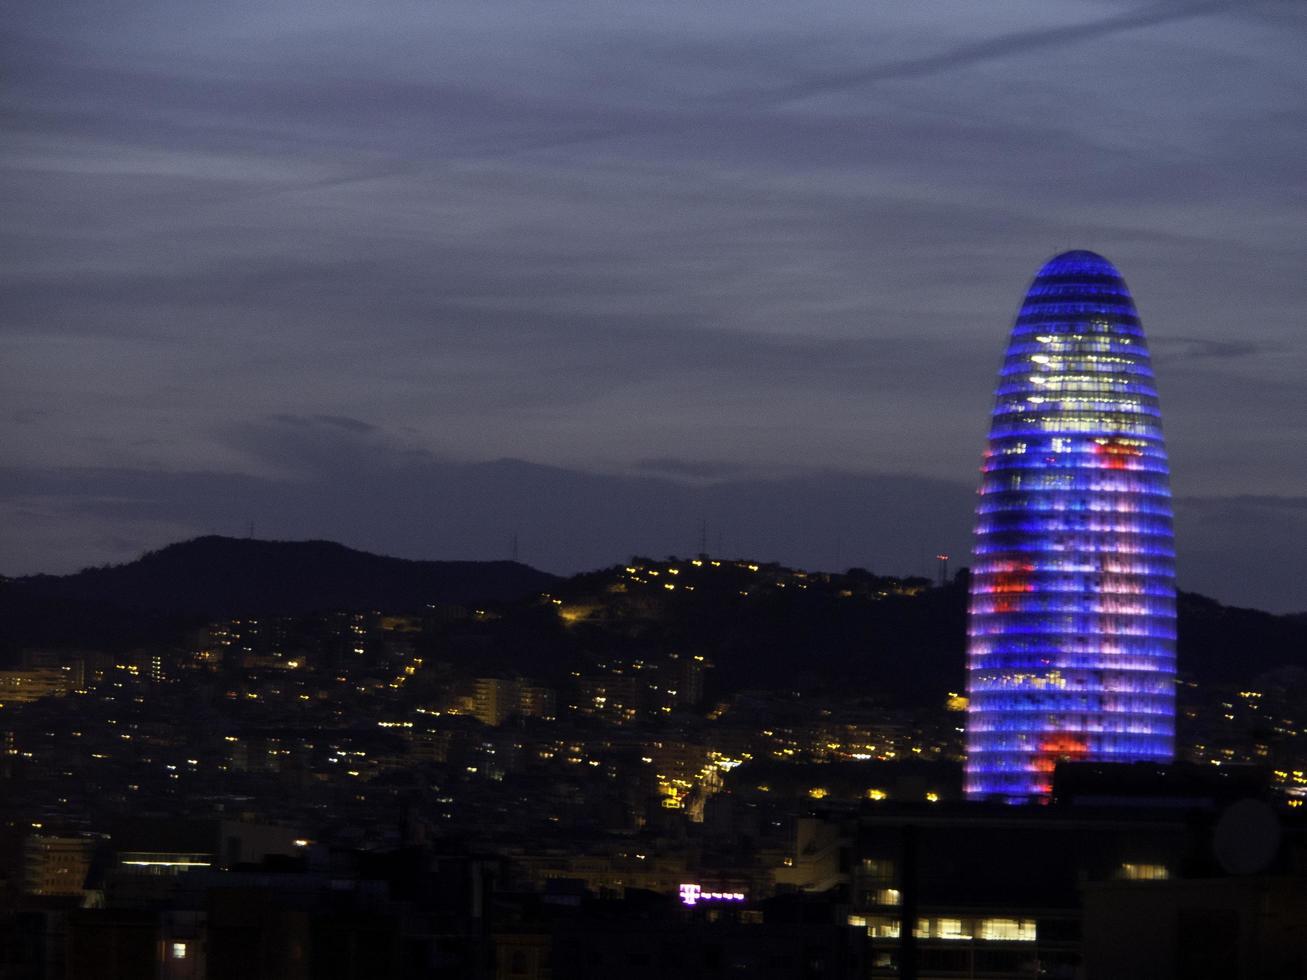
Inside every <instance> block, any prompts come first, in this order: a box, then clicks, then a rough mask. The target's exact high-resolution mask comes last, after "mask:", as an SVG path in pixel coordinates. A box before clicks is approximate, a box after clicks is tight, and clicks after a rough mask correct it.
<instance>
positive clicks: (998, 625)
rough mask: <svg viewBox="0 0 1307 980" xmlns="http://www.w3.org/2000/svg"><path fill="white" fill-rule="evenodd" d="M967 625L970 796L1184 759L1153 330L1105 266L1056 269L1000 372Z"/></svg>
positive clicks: (1037, 293) (1079, 257)
mask: <svg viewBox="0 0 1307 980" xmlns="http://www.w3.org/2000/svg"><path fill="white" fill-rule="evenodd" d="M981 469H982V473H983V477H982V479H981V485H980V492H979V498H978V503H977V507H976V532H975V540H974V545H973V548H972V565H971V597H970V608H969V614H968V621H967V632H968V645H967V668H968V670H967V686H968V695H969V703H968V708H967V712H968V713H967V764H966V791H967V795H968V796H970V797H972V798H973V799H976V798H994V799H1001V800H1006V801H1008V802H1013V803H1019V802H1038V801H1041V800H1046V799H1047V798H1048V794H1049V792H1050V790H1051V788H1052V775H1053V768H1054V766H1055V765H1056V764H1057V763H1058V762H1059V761H1061V760H1094V761H1103V762H1132V761H1142V760H1146V761H1156V762H1166V761H1170V759H1171V757H1172V753H1173V743H1174V731H1175V549H1174V543H1173V537H1172V530H1171V493H1170V485H1169V484H1170V481H1169V476H1168V467H1167V461H1166V449H1165V447H1164V445H1163V442H1162V426H1161V416H1160V413H1159V411H1158V401H1157V391H1156V388H1155V386H1154V383H1153V369H1152V365H1151V362H1150V359H1149V356H1148V347H1147V344H1146V343H1145V340H1144V332H1143V328H1142V327H1141V325H1140V322H1139V315H1138V314H1137V313H1136V312H1135V306H1134V301H1133V300H1132V299H1131V297H1130V293H1129V290H1128V289H1127V288H1126V284H1125V281H1124V280H1123V279H1122V278H1121V274H1120V273H1119V272H1117V270H1116V268H1115V267H1114V266H1113V265H1112V264H1111V263H1110V262H1108V261H1107V260H1106V259H1104V258H1103V257H1102V256H1101V255H1096V254H1094V253H1093V252H1084V251H1075V252H1065V253H1063V254H1061V255H1058V256H1056V257H1055V258H1053V259H1050V260H1049V261H1048V262H1047V263H1046V264H1045V265H1044V267H1043V268H1041V269H1040V270H1039V273H1038V274H1037V275H1036V276H1035V281H1034V282H1033V283H1032V284H1031V286H1030V289H1029V291H1028V292H1027V293H1026V298H1025V302H1024V303H1023V304H1022V306H1021V310H1020V312H1019V313H1018V314H1017V319H1016V323H1015V325H1014V326H1013V328H1012V337H1011V340H1010V341H1009V343H1008V348H1007V357H1006V359H1005V360H1004V362H1003V367H1002V370H1001V371H1000V372H999V378H998V390H997V392H996V399H995V405H994V415H993V420H992V422H991V426H990V432H989V443H988V445H987V447H986V450H985V459H984V465H983V466H982V468H981Z"/></svg>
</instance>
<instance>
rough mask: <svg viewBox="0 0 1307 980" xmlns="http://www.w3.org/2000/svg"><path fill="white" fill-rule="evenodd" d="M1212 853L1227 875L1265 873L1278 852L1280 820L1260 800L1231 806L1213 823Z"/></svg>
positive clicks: (1241, 801)
mask: <svg viewBox="0 0 1307 980" xmlns="http://www.w3.org/2000/svg"><path fill="white" fill-rule="evenodd" d="M1212 850H1214V851H1215V852H1216V860H1217V861H1218V862H1219V863H1220V865H1221V867H1222V868H1223V869H1225V871H1226V872H1227V873H1228V874H1232V875H1253V874H1257V873H1258V872H1261V871H1265V870H1266V869H1267V868H1268V867H1270V864H1271V861H1273V860H1274V859H1275V855H1276V854H1277V853H1278V852H1279V850H1280V818H1279V817H1277V816H1276V815H1275V811H1274V810H1273V809H1271V807H1270V806H1268V805H1267V804H1265V803H1263V802H1261V801H1260V800H1240V801H1239V802H1238V803H1234V804H1231V805H1230V806H1228V807H1226V809H1225V812H1224V813H1222V814H1221V819H1220V820H1218V821H1217V822H1216V832H1215V833H1214V834H1213V835H1212Z"/></svg>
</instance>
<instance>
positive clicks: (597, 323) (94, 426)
mask: <svg viewBox="0 0 1307 980" xmlns="http://www.w3.org/2000/svg"><path fill="white" fill-rule="evenodd" d="M2 29H3V30H4V32H5V34H4V39H3V50H2V52H0V56H2V57H3V64H4V65H5V66H6V71H5V74H6V76H7V77H6V78H5V81H4V83H3V87H2V88H0V102H2V103H3V107H4V118H5V123H4V132H5V137H4V139H3V140H2V141H0V174H2V176H0V193H3V213H4V220H3V223H2V224H0V236H2V240H3V246H2V248H3V263H0V269H2V271H0V286H2V288H3V313H4V317H3V321H0V322H3V331H2V332H0V345H2V346H0V419H3V430H2V431H3V433H4V442H3V446H4V452H3V455H2V456H0V508H2V509H3V511H2V513H0V572H3V573H5V574H9V575H17V574H27V573H32V572H38V571H46V572H67V571H71V570H74V569H76V568H79V567H82V566H84V565H88V564H98V563H102V562H108V561H125V560H130V559H131V558H133V557H135V556H136V555H138V554H139V553H140V552H141V551H143V550H145V549H147V548H154V547H158V546H161V545H163V544H166V543H168V542H170V541H174V540H178V539H181V538H185V537H190V536H193V535H195V534H202V533H207V532H217V533H223V534H232V535H244V534H247V533H249V530H250V527H251V525H252V526H253V530H254V534H255V535H256V536H258V537H264V538H305V537H318V538H331V539H335V540H339V541H342V542H344V543H346V544H349V545H351V546H355V547H361V548H365V549H368V550H372V551H379V552H384V553H389V554H396V555H402V556H405V557H414V558H419V557H420V558H455V557H457V558H504V557H508V555H509V553H510V547H511V545H510V542H511V541H512V539H513V537H514V535H516V536H517V540H518V543H519V554H520V557H521V559H522V560H523V561H527V562H529V563H531V564H534V565H536V566H538V567H541V568H545V569H548V570H551V571H559V572H567V571H574V570H579V569H582V568H587V567H594V566H599V565H607V564H612V563H614V562H618V561H621V560H624V559H625V558H626V557H627V556H628V555H631V554H633V553H639V554H648V555H653V556H659V557H660V556H663V555H666V554H672V553H675V554H686V553H690V552H693V551H698V550H699V547H700V540H701V535H702V536H704V537H706V539H707V544H708V549H709V550H710V551H713V552H720V553H727V554H731V555H747V556H749V557H753V558H758V559H763V560H779V561H782V562H786V563H789V564H796V565H800V566H805V567H811V568H844V567H848V566H850V565H862V566H866V567H869V568H871V569H873V570H874V571H878V572H885V573H929V572H930V571H931V570H932V569H933V564H934V563H933V555H934V554H935V552H937V551H939V550H941V549H943V550H948V551H951V552H952V553H953V554H954V556H955V558H954V564H955V566H956V565H959V564H964V563H965V560H966V559H965V557H964V556H965V553H966V551H967V549H968V536H969V530H970V526H971V508H972V506H973V502H974V491H975V484H976V480H977V469H978V466H979V462H980V455H981V451H982V448H983V445H984V439H985V434H986V431H987V426H988V414H989V410H990V408H991V405H992V394H991V393H992V388H993V383H994V380H995V375H996V372H997V370H998V367H999V363H1000V361H1001V358H1002V354H1003V348H1004V345H1005V344H1006V340H1007V332H1008V331H1009V329H1010V327H1011V321H1012V317H1013V316H1014V314H1015V312H1016V309H1017V306H1018V305H1019V303H1020V300H1021V297H1022V295H1023V293H1024V291H1025V288H1026V286H1027V284H1028V283H1029V280H1030V278H1031V277H1032V276H1033V275H1034V272H1035V270H1036V269H1037V268H1038V266H1039V265H1040V264H1041V263H1042V262H1043V261H1044V260H1045V259H1046V258H1048V257H1049V256H1050V255H1052V254H1054V253H1056V252H1058V251H1062V250H1064V249H1068V248H1089V249H1093V250H1095V251H1098V252H1101V253H1102V254H1104V255H1106V256H1107V257H1108V258H1109V259H1111V260H1112V261H1113V262H1114V263H1115V264H1116V265H1117V266H1118V268H1120V269H1121V271H1122V273H1123V274H1124V276H1125V278H1126V280H1127V281H1128V282H1129V284H1130V286H1131V288H1132V290H1133V292H1134V295H1135V299H1136V302H1137V304H1138V306H1139V309H1140V313H1141V315H1142V317H1143V321H1144V327H1145V330H1146V331H1147V333H1148V336H1149V338H1150V342H1151V346H1152V350H1153V359H1154V367H1155V369H1156V372H1157V376H1158V382H1159V387H1160V391H1161V396H1162V409H1163V414H1164V419H1165V425H1166V432H1167V440H1168V448H1169V450H1170V453H1171V458H1172V465H1173V480H1172V482H1173V489H1174V493H1175V496H1176V505H1177V546H1178V550H1179V555H1180V558H1179V561H1180V586H1181V588H1184V589H1190V590H1195V591H1201V592H1204V593H1207V594H1209V595H1212V596H1214V597H1216V598H1219V599H1221V600H1223V601H1227V602H1233V603H1238V604H1243V605H1253V606H1260V607H1262V608H1268V609H1272V610H1277V611H1290V610H1304V609H1307V579H1305V578H1304V573H1303V567H1304V563H1305V562H1307V389H1305V388H1304V378H1307V339H1305V338H1304V313H1305V311H1307V232H1305V231H1304V229H1307V162H1305V161H1307V54H1305V52H1307V3H1304V2H1301V0H1270V2H1264V3H1258V2H1232V3H1185V2H1176V3H1158V4H1150V3H1134V2H1130V3H1126V2H1098V0H1082V2H1075V3H1071V2H1062V0H1031V2H1000V3H976V2H975V0H962V2H931V3H925V4H908V3H894V4H890V3H869V2H860V3H847V2H832V3H822V4H805V3H796V2H794V0H788V2H784V3H760V2H748V3H727V2H714V3H702V2H693V3H658V4H637V3H621V2H613V0H604V2H594V3H576V2H567V0H549V2H532V3H521V4H516V3H497V2H489V3H488V2H485V0H477V2H467V3H462V2H452V0H439V2H435V0H426V2H421V3H385V2H379V3H362V2H334V3H333V2H321V3H313V4H303V3H294V4H291V3H285V2H282V0H258V2H243V0H227V2H223V3H213V4H208V3H193V2H183V0H168V2H160V3H152V2H148V0H136V2H130V3H123V2H116V0H103V2H95V3H86V2H77V3H72V2H66V0H39V2H38V0H19V2H18V3H16V4H14V5H10V6H9V7H8V8H7V11H6V15H5V18H4V25H3V28H2ZM702 522H706V535H704V534H703V530H702V527H703V523H702Z"/></svg>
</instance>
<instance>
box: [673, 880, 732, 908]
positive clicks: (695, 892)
mask: <svg viewBox="0 0 1307 980" xmlns="http://www.w3.org/2000/svg"><path fill="white" fill-rule="evenodd" d="M678 890H679V892H680V895H681V902H682V903H683V904H685V905H698V904H699V903H700V902H743V901H744V892H706V891H704V890H703V886H702V885H697V884H693V883H690V882H686V883H683V884H682V885H681V886H680V888H679V889H678Z"/></svg>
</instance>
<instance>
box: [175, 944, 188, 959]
mask: <svg viewBox="0 0 1307 980" xmlns="http://www.w3.org/2000/svg"><path fill="white" fill-rule="evenodd" d="M186 953H187V949H186V944H185V943H173V944H172V958H173V959H175V960H184V959H186Z"/></svg>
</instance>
